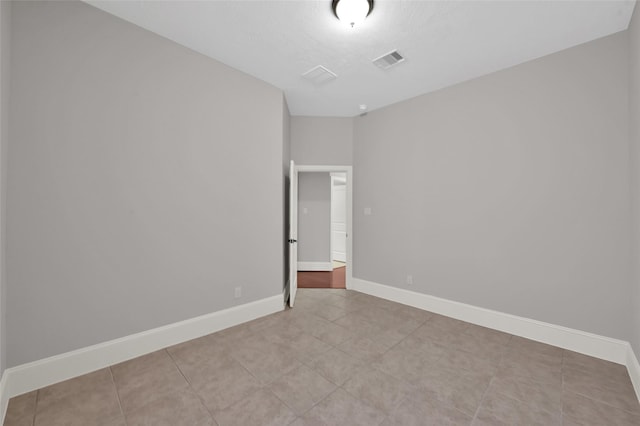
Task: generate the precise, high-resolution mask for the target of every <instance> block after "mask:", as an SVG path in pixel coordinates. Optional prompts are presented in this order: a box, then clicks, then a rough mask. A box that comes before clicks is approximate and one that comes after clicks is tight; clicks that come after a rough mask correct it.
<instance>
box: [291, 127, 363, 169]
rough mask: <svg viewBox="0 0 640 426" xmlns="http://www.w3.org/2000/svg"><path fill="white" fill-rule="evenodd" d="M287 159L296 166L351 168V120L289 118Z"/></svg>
mask: <svg viewBox="0 0 640 426" xmlns="http://www.w3.org/2000/svg"><path fill="white" fill-rule="evenodd" d="M291 158H292V159H293V160H294V161H295V162H296V164H305V165H332V166H334V165H335V166H350V165H352V164H353V119H352V118H332V117H291Z"/></svg>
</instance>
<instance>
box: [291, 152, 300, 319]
mask: <svg viewBox="0 0 640 426" xmlns="http://www.w3.org/2000/svg"><path fill="white" fill-rule="evenodd" d="M297 291H298V171H297V170H296V165H295V163H294V162H293V160H291V166H290V169H289V306H291V307H293V303H294V302H295V300H296V292H297Z"/></svg>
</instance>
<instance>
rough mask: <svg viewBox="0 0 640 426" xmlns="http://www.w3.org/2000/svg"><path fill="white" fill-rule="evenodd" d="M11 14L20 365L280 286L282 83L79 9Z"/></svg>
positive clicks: (14, 273)
mask: <svg viewBox="0 0 640 426" xmlns="http://www.w3.org/2000/svg"><path fill="white" fill-rule="evenodd" d="M13 12H14V14H13V22H12V25H13V28H12V31H13V32H12V52H13V56H12V60H11V73H12V86H11V90H12V99H11V114H12V121H11V128H10V138H11V141H12V143H11V149H10V164H11V168H10V170H9V187H8V204H7V205H8V218H7V220H8V223H9V227H8V253H7V263H8V294H7V297H8V299H9V300H11V303H10V304H8V311H7V314H8V315H7V339H8V342H7V344H8V354H7V356H8V365H9V366H14V365H17V364H21V363H25V362H29V361H33V360H37V359H40V358H44V357H47V356H51V355H54V354H58V353H61V352H65V351H69V350H72V349H77V348H81V347H84V346H87V345H91V344H95V343H98V342H102V341H106V340H109V339H114V338H117V337H121V336H126V335H129V334H132V333H135V332H139V331H143V330H147V329H151V328H154V327H158V326H162V325H165V324H170V323H173V322H176V321H180V320H184V319H187V318H191V317H195V316H198V315H202V314H206V313H209V312H213V311H218V310H221V309H225V308H229V307H231V306H234V305H238V304H241V303H247V302H250V301H254V300H259V299H263V298H266V297H270V296H275V295H280V294H282V285H283V267H282V264H283V261H282V250H274V247H281V246H282V244H283V242H282V236H283V233H284V230H283V229H282V222H283V219H282V215H283V199H282V197H283V190H282V188H283V184H284V178H283V169H282V163H283V140H284V136H285V135H284V132H283V122H284V118H283V114H284V112H283V111H284V109H283V105H282V103H283V96H282V92H281V91H280V90H278V89H276V88H274V87H272V86H269V85H267V84H265V83H263V82H261V81H258V80H256V79H254V78H252V77H249V76H247V75H245V74H242V73H240V72H238V71H236V70H233V69H231V68H229V67H227V66H224V65H222V64H221V63H219V62H216V61H214V60H211V59H209V58H206V57H204V56H202V55H200V54H197V53H195V52H192V51H190V50H187V49H185V48H184V47H181V46H179V45H177V44H175V43H173V42H170V41H168V40H166V39H164V38H162V37H159V36H157V35H154V34H152V33H150V32H147V31H145V30H143V29H141V28H138V27H136V26H134V25H132V24H129V23H127V22H125V21H122V20H119V19H117V18H115V17H113V16H111V15H109V14H107V13H104V12H102V11H99V10H98V9H95V8H93V7H91V6H89V5H86V4H83V3H79V2H34V3H32V2H20V3H16V4H14V8H13ZM247 265H251V268H247ZM236 286H242V290H243V291H242V298H240V299H234V287H236Z"/></svg>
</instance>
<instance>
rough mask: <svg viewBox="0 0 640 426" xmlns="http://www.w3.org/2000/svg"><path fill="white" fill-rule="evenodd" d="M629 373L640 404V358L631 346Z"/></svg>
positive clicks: (628, 355) (628, 358)
mask: <svg viewBox="0 0 640 426" xmlns="http://www.w3.org/2000/svg"><path fill="white" fill-rule="evenodd" d="M627 371H628V372H629V377H631V383H633V388H634V389H635V391H636V398H638V402H640V362H638V358H637V357H636V354H635V353H634V352H633V347H632V346H631V345H629V348H628V351H627Z"/></svg>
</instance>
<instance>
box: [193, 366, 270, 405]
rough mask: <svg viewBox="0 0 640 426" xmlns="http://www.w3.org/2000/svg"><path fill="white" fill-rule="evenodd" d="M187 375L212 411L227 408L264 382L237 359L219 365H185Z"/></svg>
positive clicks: (260, 386)
mask: <svg viewBox="0 0 640 426" xmlns="http://www.w3.org/2000/svg"><path fill="white" fill-rule="evenodd" d="M185 375H186V377H187V379H188V380H189V382H190V383H191V386H192V387H193V389H194V390H195V391H196V392H197V393H198V394H199V395H200V397H201V398H202V400H203V401H204V403H205V405H206V406H207V408H208V409H209V410H211V411H216V410H221V409H224V408H227V407H228V406H230V405H231V404H234V403H236V402H238V401H240V400H241V399H243V398H246V397H247V396H248V395H250V394H251V393H253V392H255V391H257V390H259V389H261V388H262V383H261V382H260V381H259V380H258V379H256V378H255V377H254V376H253V375H252V374H250V373H249V372H248V371H247V370H246V369H245V368H244V367H243V366H241V365H240V364H239V363H238V362H237V361H235V360H232V361H231V362H230V363H228V364H224V365H218V366H214V365H212V364H204V365H199V366H189V367H185Z"/></svg>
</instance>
